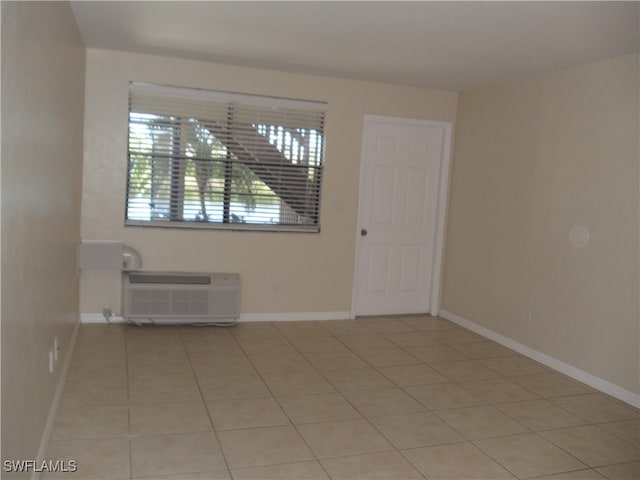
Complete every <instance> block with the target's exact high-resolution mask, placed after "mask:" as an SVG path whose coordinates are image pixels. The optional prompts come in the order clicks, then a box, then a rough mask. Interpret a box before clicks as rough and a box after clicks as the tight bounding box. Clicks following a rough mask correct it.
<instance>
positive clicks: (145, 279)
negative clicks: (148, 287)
mask: <svg viewBox="0 0 640 480" xmlns="http://www.w3.org/2000/svg"><path fill="white" fill-rule="evenodd" d="M129 282H130V283H156V284H161V285H169V284H174V285H210V284H211V276H209V275H171V274H153V273H131V274H129Z"/></svg>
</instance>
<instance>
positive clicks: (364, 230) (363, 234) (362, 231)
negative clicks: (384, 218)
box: [360, 228, 369, 237]
mask: <svg viewBox="0 0 640 480" xmlns="http://www.w3.org/2000/svg"><path fill="white" fill-rule="evenodd" d="M367 233H369V232H367V230H366V229H365V228H363V229H362V230H360V235H362V236H363V237H364V236H365V235H366V234H367Z"/></svg>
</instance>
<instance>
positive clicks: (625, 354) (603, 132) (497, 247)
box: [442, 55, 640, 393]
mask: <svg viewBox="0 0 640 480" xmlns="http://www.w3.org/2000/svg"><path fill="white" fill-rule="evenodd" d="M638 88H639V81H638V56H637V55H631V56H625V57H620V58H614V59H610V60H607V61H603V62H598V63H593V64H588V65H584V66H580V67H577V68H572V69H567V70H563V71H560V72H557V73H552V74H548V75H544V76H539V77H536V78H532V79H529V80H526V81H521V82H517V83H512V84H508V85H503V86H498V87H494V88H487V89H482V90H477V91H470V92H465V93H461V94H460V97H459V108H458V115H457V131H456V141H455V151H454V161H453V165H452V185H451V192H450V203H449V223H448V233H447V245H446V259H445V280H444V287H443V302H442V304H443V308H444V309H445V310H447V311H450V312H452V313H454V314H457V315H459V316H461V317H463V318H466V319H468V320H471V321H473V322H476V323H478V324H480V325H481V326H483V327H486V328H489V329H490V330H493V331H495V332H497V333H500V334H502V335H505V336H507V337H509V338H511V339H513V340H515V341H517V342H520V343H521V344H524V345H526V346H529V347H531V348H533V349H536V350H538V351H539V352H542V353H544V354H547V355H550V356H551V357H554V358H556V359H558V360H561V361H563V362H565V363H567V364H569V365H571V366H574V367H576V368H579V369H581V370H583V371H586V372H588V373H590V374H592V375H595V376H597V377H599V378H601V379H604V380H606V381H608V382H611V383H613V384H615V385H618V386H620V387H622V388H624V389H627V390H628V391H630V392H635V393H638V392H640V385H639V378H640V372H639V368H640V367H639V366H640V356H639V351H638V348H639V347H638V345H639V340H640V337H639V312H638V297H639V285H638V268H639V258H638V254H639V244H638V234H639V228H638V218H639V215H638V213H639V205H638V202H639V198H640V197H639V192H638V183H639V173H638V164H639V151H638V150H639V147H638V142H639V140H638V135H639V126H638V113H639V111H638V109H639V107H638V105H639V103H638ZM574 227H585V228H586V229H587V230H588V232H589V234H590V236H589V243H588V244H587V245H586V246H584V247H579V246H575V243H579V241H580V240H581V239H580V238H579V237H580V235H578V236H577V238H573V241H574V243H572V237H571V231H572V229H574ZM575 233H578V234H579V233H580V232H579V231H578V232H575V231H574V234H575ZM576 240H577V241H578V242H576ZM528 310H531V314H532V318H531V321H530V322H529V323H527V321H526V319H527V312H528Z"/></svg>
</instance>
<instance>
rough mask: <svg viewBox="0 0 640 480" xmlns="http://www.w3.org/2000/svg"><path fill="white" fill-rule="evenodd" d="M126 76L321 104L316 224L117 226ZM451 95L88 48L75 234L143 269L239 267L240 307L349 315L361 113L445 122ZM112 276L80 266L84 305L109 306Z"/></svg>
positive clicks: (95, 309)
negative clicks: (317, 229) (289, 228)
mask: <svg viewBox="0 0 640 480" xmlns="http://www.w3.org/2000/svg"><path fill="white" fill-rule="evenodd" d="M129 81H144V82H151V83H154V82H155V83H160V84H167V85H178V86H187V87H198V88H208V89H219V90H226V91H234V92H242V93H251V94H259V95H271V96H280V97H289V98H299V99H307V100H320V101H325V102H328V112H327V117H326V138H327V141H326V164H325V165H326V169H325V177H324V185H323V192H322V205H321V209H322V210H321V215H320V216H321V228H322V231H321V233H319V234H295V233H252V232H227V231H191V230H169V229H149V228H136V227H127V228H124V226H123V224H124V211H125V203H124V202H125V195H124V193H125V181H126V148H127V99H128V90H127V89H128V82H129ZM456 101H457V94H455V93H452V92H445V91H430V90H424V89H418V88H408V87H399V86H389V85H383V84H376V83H368V82H359V81H350V80H343V79H335V78H330V77H320V76H311V75H297V74H290V73H284V72H275V71H269V70H259V69H250V68H241V67H234V66H227V65H219V64H214V63H205V62H197V61H189V60H179V59H174V58H167V57H157V56H148V55H138V54H126V53H119V52H112V51H104V50H91V49H90V50H89V51H88V55H87V88H86V113H85V161H84V190H83V199H82V239H83V241H98V240H103V241H106V240H108V241H120V242H124V243H126V244H127V245H129V246H131V247H133V248H135V249H136V250H138V251H139V252H140V254H141V257H142V261H143V268H144V269H145V270H152V271H165V270H168V271H197V272H208V271H214V272H215V271H229V272H239V273H240V275H241V279H242V289H243V290H242V300H241V312H242V314H243V315H251V314H253V315H261V314H274V313H293V312H307V313H308V312H324V313H326V312H350V310H351V290H352V279H353V265H354V240H355V232H356V214H357V202H358V182H359V163H360V143H361V137H362V125H363V117H364V115H365V114H376V115H390V116H404V117H413V118H425V119H434V120H453V119H454V118H455V110H456ZM119 280H120V279H119V274H118V273H114V272H108V271H83V273H82V278H81V304H80V305H81V307H80V310H81V312H84V313H99V312H102V309H103V308H104V307H107V306H108V307H111V308H112V309H113V311H114V312H118V311H119V310H120V300H119V298H120V281H119ZM275 283H277V284H278V286H279V289H278V291H277V292H276V291H275V290H276V289H275V288H274V284H275Z"/></svg>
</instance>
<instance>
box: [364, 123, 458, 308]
mask: <svg viewBox="0 0 640 480" xmlns="http://www.w3.org/2000/svg"><path fill="white" fill-rule="evenodd" d="M450 141H451V124H450V123H447V122H432V121H426V120H412V119H398V118H391V117H378V116H366V117H365V125H364V137H363V145H362V149H363V151H362V164H361V173H360V203H359V209H358V232H357V239H356V269H355V276H354V282H355V284H354V314H355V315H388V314H406V313H431V314H437V309H438V298H437V297H438V295H439V286H440V268H441V267H440V265H441V264H440V256H441V253H442V231H443V229H444V213H445V205H444V203H445V200H446V190H447V189H446V185H447V182H448V180H447V177H448V162H449V152H450V145H449V144H450Z"/></svg>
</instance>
